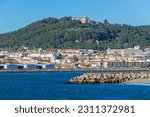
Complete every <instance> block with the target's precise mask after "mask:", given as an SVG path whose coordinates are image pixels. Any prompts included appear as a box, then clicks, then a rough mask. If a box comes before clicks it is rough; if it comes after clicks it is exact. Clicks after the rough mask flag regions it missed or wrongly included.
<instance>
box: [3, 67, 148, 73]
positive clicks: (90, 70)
mask: <svg viewBox="0 0 150 117" xmlns="http://www.w3.org/2000/svg"><path fill="white" fill-rule="evenodd" d="M141 71H142V72H143V71H144V72H148V71H150V68H111V69H110V68H99V69H14V70H9V69H5V70H0V73H17V72H90V73H92V72H141Z"/></svg>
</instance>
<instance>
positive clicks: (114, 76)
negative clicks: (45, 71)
mask: <svg viewBox="0 0 150 117" xmlns="http://www.w3.org/2000/svg"><path fill="white" fill-rule="evenodd" d="M149 78H150V72H141V73H102V74H94V73H87V74H84V75H81V76H77V77H74V78H72V79H71V80H70V81H69V83H72V84H107V83H123V82H127V81H131V80H135V79H149Z"/></svg>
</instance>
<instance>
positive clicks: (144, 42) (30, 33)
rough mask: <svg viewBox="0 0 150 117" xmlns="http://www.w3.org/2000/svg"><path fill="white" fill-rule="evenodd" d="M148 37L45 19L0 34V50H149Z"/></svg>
mask: <svg viewBox="0 0 150 117" xmlns="http://www.w3.org/2000/svg"><path fill="white" fill-rule="evenodd" d="M149 43H150V34H149V33H148V31H146V30H143V29H142V28H141V27H134V26H129V25H125V24H124V25H120V24H111V23H109V22H105V23H101V22H95V21H91V22H90V23H89V22H88V23H82V22H81V21H79V20H72V17H63V18H60V19H57V18H53V17H50V18H45V19H42V20H39V21H37V22H33V23H31V24H29V25H28V26H26V27H24V28H21V29H19V30H16V31H13V32H9V33H5V34H1V35H0V48H1V50H2V49H9V50H18V49H22V47H23V46H26V47H29V48H30V49H32V48H43V49H54V48H60V49H63V48H65V49H98V50H105V49H106V48H107V47H110V48H129V47H133V46H134V45H137V44H138V45H140V46H142V47H150V44H149Z"/></svg>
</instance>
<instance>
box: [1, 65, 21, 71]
mask: <svg viewBox="0 0 150 117" xmlns="http://www.w3.org/2000/svg"><path fill="white" fill-rule="evenodd" d="M4 69H7V70H15V69H18V66H17V64H5V65H4Z"/></svg>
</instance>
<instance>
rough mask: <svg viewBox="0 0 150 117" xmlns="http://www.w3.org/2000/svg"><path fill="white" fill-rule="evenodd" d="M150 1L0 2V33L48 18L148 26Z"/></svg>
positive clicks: (3, 0)
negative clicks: (72, 18)
mask: <svg viewBox="0 0 150 117" xmlns="http://www.w3.org/2000/svg"><path fill="white" fill-rule="evenodd" d="M149 6H150V0H0V33H5V32H10V31H14V30H17V29H19V28H22V27H24V26H26V25H28V24H30V23H32V22H35V21H38V20H41V19H43V18H48V17H56V18H61V17H65V16H73V17H82V16H84V15H85V14H86V15H87V16H88V17H89V18H90V19H91V20H95V21H100V22H103V21H104V20H105V19H107V20H108V21H109V22H110V23H118V24H128V25H150V13H149V11H150V7H149Z"/></svg>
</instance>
